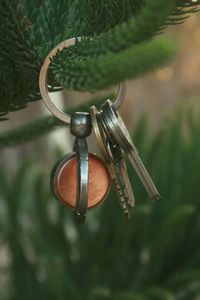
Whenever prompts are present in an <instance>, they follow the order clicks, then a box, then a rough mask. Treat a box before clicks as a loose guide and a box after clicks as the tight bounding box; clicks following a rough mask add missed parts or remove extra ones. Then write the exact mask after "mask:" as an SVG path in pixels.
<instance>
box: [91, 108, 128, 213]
mask: <svg viewBox="0 0 200 300" xmlns="http://www.w3.org/2000/svg"><path fill="white" fill-rule="evenodd" d="M90 113H91V119H92V124H93V129H94V132H95V135H96V139H97V143H98V145H99V148H100V151H101V153H102V155H103V157H104V159H105V161H106V163H107V167H108V170H109V173H110V176H111V179H112V182H113V185H114V188H115V191H116V194H117V198H118V201H119V204H120V207H121V209H122V213H123V215H124V216H125V218H128V217H129V210H128V206H127V203H129V202H131V199H130V197H131V194H130V191H129V188H130V186H128V188H127V184H126V183H125V181H124V174H123V171H122V170H121V169H120V167H119V165H117V164H116V163H115V161H116V159H112V157H111V155H110V153H109V147H108V144H109V141H108V140H107V137H106V135H105V133H104V132H103V128H102V127H101V124H100V122H98V110H97V108H96V107H95V106H92V107H91V108H90ZM121 171H122V173H121Z"/></svg>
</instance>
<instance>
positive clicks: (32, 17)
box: [0, 0, 200, 300]
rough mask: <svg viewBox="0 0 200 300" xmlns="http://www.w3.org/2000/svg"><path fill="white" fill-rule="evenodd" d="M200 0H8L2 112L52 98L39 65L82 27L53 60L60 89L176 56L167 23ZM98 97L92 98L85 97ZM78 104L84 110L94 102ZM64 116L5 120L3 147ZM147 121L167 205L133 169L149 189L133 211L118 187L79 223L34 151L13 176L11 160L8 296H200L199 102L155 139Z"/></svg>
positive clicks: (1, 196) (6, 197)
mask: <svg viewBox="0 0 200 300" xmlns="http://www.w3.org/2000/svg"><path fill="white" fill-rule="evenodd" d="M199 4H200V1H199V0H197V1H192V0H188V1H180V0H165V1H163V0H148V1H143V0H132V1H131V0H124V1H121V0H115V1H111V0H109V1H108V0H101V1H99V0H94V1H91V0H85V1H79V0H73V1H69V0H57V1H55V0H44V1H39V0H18V1H15V0H14V1H11V0H1V1H0V80H1V89H0V118H1V119H0V120H2V121H3V120H5V119H6V118H7V114H8V112H10V111H16V110H18V109H23V108H25V107H26V106H27V105H28V102H29V101H35V100H39V99H40V98H41V97H40V94H39V88H38V78H39V71H40V67H41V65H42V62H43V60H44V58H45V56H46V55H47V53H48V52H49V51H50V50H51V49H52V48H53V47H54V46H55V45H56V44H58V43H59V42H61V41H63V40H64V39H67V38H70V37H74V36H75V37H78V36H81V37H83V38H82V41H81V42H78V43H77V44H76V46H74V47H71V48H68V49H66V50H64V51H62V52H61V53H58V54H57V56H56V57H55V58H54V60H53V61H52V64H51V67H50V76H49V84H50V85H51V86H52V88H51V90H52V91H54V87H56V86H58V85H59V86H60V85H62V86H64V87H66V88H70V89H73V90H78V91H85V90H90V91H94V90H97V89H102V88H105V87H109V86H110V85H112V84H116V83H118V82H119V81H121V80H124V79H126V78H136V77H138V76H140V75H142V74H144V73H146V72H149V71H151V70H153V69H156V68H158V67H160V66H164V65H165V64H167V63H168V62H169V61H170V60H171V59H172V58H173V57H174V55H175V53H176V48H175V47H174V44H173V43H172V42H171V41H169V40H167V39H165V38H164V37H163V36H162V37H161V36H160V34H161V33H163V32H164V30H165V28H166V27H167V26H169V25H175V24H180V23H182V22H184V20H185V19H186V18H187V17H188V15H189V14H190V13H193V12H197V11H198V9H199ZM90 37H92V39H89V38H90ZM98 101H101V99H91V100H90V101H89V102H87V103H86V104H85V105H89V104H91V103H92V104H94V102H95V103H98ZM77 110H84V105H83V106H81V107H79V108H78V109H77ZM68 112H70V111H68ZM183 125H184V126H186V125H187V128H188V137H189V138H188V139H186V138H185V136H184V134H183V130H182V128H183ZM58 126H62V124H61V122H59V121H58V120H56V119H55V118H53V117H45V118H43V119H41V120H38V121H35V122H33V123H30V124H29V125H26V126H24V127H21V128H17V129H13V130H11V131H9V132H5V133H3V134H1V135H0V148H3V147H8V146H16V145H19V144H20V143H24V142H26V141H29V140H33V139H34V138H36V137H38V136H40V135H42V134H46V133H48V132H50V131H52V130H53V129H54V128H55V127H58ZM147 128H148V123H146V121H144V120H143V121H141V122H140V124H139V125H138V127H137V129H136V131H135V135H134V140H135V141H136V144H137V145H138V147H139V148H140V149H141V153H142V156H143V157H144V161H145V163H146V164H147V166H149V167H151V170H152V173H153V177H154V178H155V180H156V182H157V183H158V186H159V187H160V191H161V194H162V195H164V197H165V199H164V200H165V201H162V205H157V206H156V205H152V204H151V203H147V202H146V201H145V202H144V201H143V200H142V199H143V196H144V194H143V192H142V191H141V190H140V184H139V183H138V181H137V178H135V175H134V174H132V173H131V172H132V171H131V169H130V170H129V171H130V174H131V176H130V177H131V179H132V180H133V182H134V185H135V186H136V191H135V192H136V194H137V198H140V199H141V200H140V202H139V201H138V202H139V203H138V204H137V206H136V208H135V209H134V210H133V212H132V218H131V219H130V221H128V222H127V223H125V222H124V220H123V218H122V217H121V215H120V211H119V209H118V206H117V203H115V202H116V201H115V196H114V194H112V193H111V195H110V196H109V199H108V200H107V201H106V203H104V204H103V205H102V206H101V207H99V208H97V209H95V210H94V211H92V212H91V213H89V214H88V219H87V222H86V224H85V225H84V227H81V228H79V227H76V226H75V225H74V224H73V222H72V219H71V216H70V214H69V213H68V214H66V212H65V210H64V209H63V207H61V206H60V205H59V204H57V203H56V202H55V200H53V198H52V196H51V195H50V191H49V186H48V176H49V174H46V173H45V172H44V170H42V168H39V166H38V165H37V164H36V163H35V162H34V163H33V162H25V163H23V164H22V166H21V167H20V169H19V170H18V172H17V174H16V176H14V178H13V179H12V181H10V180H8V179H7V178H6V176H5V172H4V169H3V167H1V168H0V205H1V210H0V230H1V238H0V241H1V243H2V244H3V245H5V244H6V245H7V247H8V249H9V253H10V258H11V260H10V263H9V266H8V267H7V268H2V269H0V276H1V277H2V275H3V276H4V278H6V279H4V280H5V281H6V282H5V285H4V287H2V288H0V298H1V299H2V300H6V299H9V300H18V299H19V300H21V299H30V300H32V299H34V300H35V299H41V300H46V299H49V300H51V299H52V300H62V299H63V300H64V299H66V298H68V299H74V300H79V299H81V300H82V299H87V300H88V299H91V300H92V299H95V300H98V299H99V300H106V299H108V300H121V299H123V300H146V299H148V300H151V299H152V300H156V299H158V300H162V299H163V300H164V299H166V300H173V299H180V300H190V299H191V300H194V299H198V298H197V297H200V255H199V246H200V241H199V224H200V222H199V213H198V212H199V182H200V176H199V169H200V157H199V147H200V140H199V130H200V128H199V121H198V118H197V119H195V118H194V114H193V113H190V112H188V113H187V114H186V113H183V112H181V113H180V114H179V115H177V118H176V121H174V122H172V121H168V122H166V124H165V126H163V128H162V129H160V131H159V132H158V134H157V135H156V137H155V138H154V139H153V141H149V139H148V136H147ZM177 147H178V151H177ZM163 156H164V157H165V162H163ZM191 156H192V157H193V160H191ZM183 166H184V170H187V180H186V179H185V176H186V174H185V172H184V171H183ZM163 174H164V175H163ZM161 175H162V176H161ZM169 187H170V189H169ZM23 220H26V224H24V223H23Z"/></svg>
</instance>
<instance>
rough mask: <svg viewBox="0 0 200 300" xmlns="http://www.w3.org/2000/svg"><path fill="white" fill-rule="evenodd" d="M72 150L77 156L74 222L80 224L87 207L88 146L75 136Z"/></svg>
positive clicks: (84, 141) (82, 139)
mask: <svg viewBox="0 0 200 300" xmlns="http://www.w3.org/2000/svg"><path fill="white" fill-rule="evenodd" d="M74 150H75V152H76V157H77V193H76V205H75V210H74V218H75V222H76V223H78V224H82V223H83V222H84V221H85V217H86V212H87V207H88V183H89V169H88V147H87V142H86V140H85V139H84V138H76V139H75V143H74Z"/></svg>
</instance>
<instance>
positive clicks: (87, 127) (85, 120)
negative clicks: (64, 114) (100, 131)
mask: <svg viewBox="0 0 200 300" xmlns="http://www.w3.org/2000/svg"><path fill="white" fill-rule="evenodd" d="M91 131H92V122H91V117H90V114H89V113H87V112H75V113H73V114H72V116H71V122H70V132H71V134H73V135H74V136H75V137H77V138H86V137H88V136H89V135H90V134H91Z"/></svg>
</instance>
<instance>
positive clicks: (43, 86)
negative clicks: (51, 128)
mask: <svg viewBox="0 0 200 300" xmlns="http://www.w3.org/2000/svg"><path fill="white" fill-rule="evenodd" d="M77 40H78V41H81V37H78V38H71V39H68V40H65V41H63V42H61V43H60V44H58V45H57V46H55V47H54V48H53V49H52V50H51V51H50V52H49V54H48V55H47V56H46V58H45V60H44V62H43V65H42V67H41V70H40V76H39V87H40V93H41V96H42V99H43V101H44V103H45V105H46V107H47V108H48V110H49V111H50V112H51V113H52V114H53V115H54V116H55V117H57V118H58V119H60V120H61V121H63V122H64V123H66V124H70V120H71V117H70V115H68V114H65V113H64V112H63V111H62V110H60V109H59V108H58V107H56V105H55V104H54V103H53V102H52V100H51V98H50V96H49V92H48V83H47V79H48V67H49V65H50V63H51V60H52V58H53V57H54V56H55V55H56V54H57V52H58V51H62V50H63V49H64V48H67V47H71V46H74V45H75V43H76V41H77ZM125 92H126V84H125V82H121V83H120V86H119V91H118V95H117V97H116V100H115V101H114V103H112V105H113V107H114V109H118V108H119V107H120V105H121V104H122V102H123V100H124V97H125Z"/></svg>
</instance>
